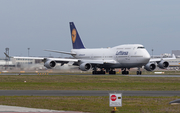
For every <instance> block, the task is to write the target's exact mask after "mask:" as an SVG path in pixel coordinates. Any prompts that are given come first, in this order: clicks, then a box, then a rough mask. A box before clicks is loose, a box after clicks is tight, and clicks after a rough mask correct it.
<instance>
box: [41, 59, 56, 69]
mask: <svg viewBox="0 0 180 113" xmlns="http://www.w3.org/2000/svg"><path fill="white" fill-rule="evenodd" d="M44 66H45V67H46V68H48V69H52V68H54V67H55V66H56V62H55V61H53V60H47V61H46V62H45V63H44Z"/></svg>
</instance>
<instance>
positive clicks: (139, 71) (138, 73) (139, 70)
mask: <svg viewBox="0 0 180 113" xmlns="http://www.w3.org/2000/svg"><path fill="white" fill-rule="evenodd" d="M136 74H137V75H141V74H142V72H141V68H140V67H138V71H137V73H136Z"/></svg>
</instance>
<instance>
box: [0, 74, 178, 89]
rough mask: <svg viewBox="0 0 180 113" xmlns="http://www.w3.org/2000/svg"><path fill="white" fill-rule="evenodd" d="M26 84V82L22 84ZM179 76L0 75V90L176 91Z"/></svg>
mask: <svg viewBox="0 0 180 113" xmlns="http://www.w3.org/2000/svg"><path fill="white" fill-rule="evenodd" d="M24 81H26V83H25V82H24ZM179 81H180V77H176V78H175V77H174V78H173V77H131V76H116V75H114V76H107V75H99V76H93V75H23V76H22V75H21V76H18V75H17V76H14V75H1V76H0V90H161V91H167V90H171V91H178V90H179V89H180V82H179Z"/></svg>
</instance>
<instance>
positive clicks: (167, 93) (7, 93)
mask: <svg viewBox="0 0 180 113" xmlns="http://www.w3.org/2000/svg"><path fill="white" fill-rule="evenodd" d="M109 93H122V95H123V96H180V91H93V90H92V91H79V90H0V96H109Z"/></svg>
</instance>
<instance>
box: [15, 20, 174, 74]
mask: <svg viewBox="0 0 180 113" xmlns="http://www.w3.org/2000/svg"><path fill="white" fill-rule="evenodd" d="M69 24H70V31H71V38H72V45H73V49H72V50H71V52H64V51H56V50H45V51H50V52H57V53H63V54H69V55H72V56H73V58H72V59H65V58H39V57H37V58H36V57H28V58H32V59H42V60H43V61H44V66H45V67H46V68H48V69H52V68H54V67H55V66H56V64H57V63H61V65H64V64H65V63H69V62H73V65H76V66H79V69H80V70H82V71H87V70H90V69H92V70H93V71H92V74H105V73H106V72H108V73H109V74H116V71H115V68H121V70H122V74H129V70H130V68H134V67H137V68H138V70H137V75H138V74H140V75H141V74H142V72H141V70H140V69H141V68H142V67H144V69H146V70H147V71H153V70H154V69H155V68H156V67H157V66H158V67H159V68H161V69H165V68H167V67H168V66H169V63H168V62H167V61H165V60H168V59H175V56H174V55H173V57H172V58H159V59H150V55H149V53H148V51H147V50H146V49H145V47H144V46H143V45H141V44H124V45H119V46H115V47H112V48H97V49H87V48H85V46H84V44H83V42H82V41H81V38H80V36H79V34H78V31H77V29H76V27H75V25H74V23H73V22H70V23H69ZM14 58H22V57H14ZM26 58H27V57H26Z"/></svg>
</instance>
